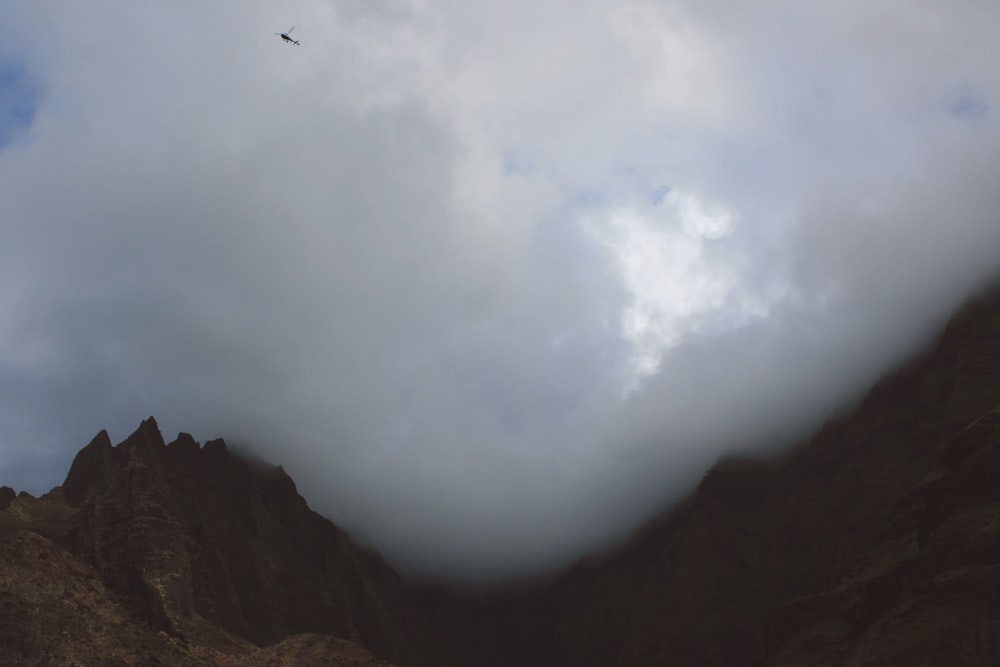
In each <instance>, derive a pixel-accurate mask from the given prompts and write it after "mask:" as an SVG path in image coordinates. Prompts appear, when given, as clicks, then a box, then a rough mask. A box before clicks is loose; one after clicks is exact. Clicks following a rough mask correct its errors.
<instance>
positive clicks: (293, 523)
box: [0, 292, 1000, 667]
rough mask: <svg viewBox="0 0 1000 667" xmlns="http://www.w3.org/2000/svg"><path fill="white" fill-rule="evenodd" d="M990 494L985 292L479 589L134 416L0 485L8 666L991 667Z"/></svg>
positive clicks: (215, 448) (996, 590)
mask: <svg viewBox="0 0 1000 667" xmlns="http://www.w3.org/2000/svg"><path fill="white" fill-rule="evenodd" d="M788 409H789V411H794V410H795V405H793V404H792V405H789V406H788ZM998 472H1000V292H993V293H990V294H988V295H986V296H984V297H982V298H980V299H978V300H976V301H974V302H973V303H971V304H969V305H968V306H967V307H966V308H964V309H963V310H962V311H961V312H959V313H958V314H957V315H956V316H955V317H953V318H952V320H951V321H950V322H949V324H948V326H947V327H946V328H945V330H944V331H943V332H942V334H941V335H940V336H939V337H938V338H937V340H935V341H934V342H933V344H932V345H930V346H929V347H928V348H927V350H926V351H925V352H924V353H923V354H921V355H919V356H918V357H916V358H914V359H913V360H911V361H910V362H909V363H908V364H906V365H904V366H903V367H902V368H900V369H898V370H897V371H896V372H894V373H892V374H890V375H888V376H887V377H885V378H884V379H883V380H881V381H880V382H879V383H877V384H876V385H875V386H874V387H873V388H872V389H871V390H870V391H869V392H868V394H867V395H866V396H865V397H864V398H863V399H862V400H860V401H859V402H858V403H857V404H856V405H855V406H854V407H853V408H851V409H849V410H846V411H844V413H843V414H841V415H839V416H838V417H836V418H835V419H833V420H831V421H830V422H828V423H827V424H826V425H825V426H823V428H821V429H820V430H819V431H818V433H816V435H815V436H813V437H812V438H810V439H809V440H808V441H805V442H802V443H800V444H799V445H798V446H796V447H795V448H793V449H792V450H790V451H787V452H784V453H782V454H781V455H778V456H772V457H770V458H750V457H731V458H726V459H723V460H721V461H719V462H718V464H717V465H715V466H714V467H713V468H712V469H711V470H710V471H709V472H708V473H707V474H706V475H705V477H704V479H703V480H702V482H701V484H700V485H699V486H698V488H697V489H696V491H695V492H694V493H693V494H692V495H691V496H690V497H689V498H687V499H685V500H684V501H683V502H681V503H678V504H677V505H676V506H675V507H673V508H671V509H669V510H668V511H667V512H665V513H664V514H662V515H661V516H659V517H658V518H656V519H655V520H653V521H652V522H650V523H649V524H648V525H647V526H646V527H645V528H644V529H643V530H641V531H640V532H639V534H637V535H636V536H635V537H634V538H633V539H632V540H630V541H629V542H628V543H627V544H623V545H621V546H619V547H618V548H617V549H615V550H614V551H613V552H611V553H607V554H603V555H600V556H594V557H591V558H588V559H585V560H584V561H582V562H581V563H578V564H577V565H575V566H574V567H572V568H570V569H568V570H567V571H565V572H562V573H559V574H556V575H553V576H551V577H549V578H547V579H545V580H542V581H535V582H526V583H522V584H519V585H516V586H515V585H510V586H506V587H499V588H496V589H493V590H489V591H476V592H471V591H456V590H454V589H451V588H448V587H446V586H436V587H429V586H420V587H417V586H414V585H412V584H407V583H406V582H403V581H402V580H401V579H400V578H399V577H398V576H397V575H396V574H395V573H394V572H393V571H392V570H391V569H390V568H389V567H388V566H387V565H386V564H385V563H384V562H383V561H382V560H381V559H380V558H379V557H378V555H377V554H374V553H371V552H369V551H366V550H365V549H362V548H360V547H359V546H358V545H356V544H354V543H353V542H352V541H351V539H350V538H349V536H347V535H346V534H344V533H343V532H342V531H341V530H339V529H338V528H337V527H336V526H334V525H333V524H332V523H330V522H329V521H327V520H326V519H323V518H322V517H320V516H319V515H317V514H315V513H314V512H312V511H311V510H310V509H309V507H308V505H307V504H306V502H305V500H304V499H302V497H301V496H300V495H299V494H298V492H297V491H296V488H295V485H294V483H293V482H292V480H291V479H289V477H288V476H287V475H286V474H285V473H284V471H283V470H282V469H281V468H274V467H271V466H268V465H264V464H261V463H257V462H253V461H249V460H247V459H245V458H241V457H240V456H237V455H235V454H233V453H232V452H230V451H229V450H228V448H227V447H226V445H225V443H224V442H223V441H221V440H215V441H211V442H208V443H206V444H205V445H204V446H200V445H199V444H198V443H196V442H195V441H194V440H193V439H192V438H191V437H190V436H188V435H186V434H181V435H180V436H179V437H178V438H177V439H176V440H175V441H174V442H172V443H170V444H165V443H164V441H163V438H162V437H161V435H160V432H159V429H158V428H157V426H156V423H155V421H153V420H152V419H149V420H146V421H144V422H143V423H142V424H141V426H140V427H139V429H138V430H136V432H135V433H133V434H132V435H131V436H130V437H129V438H128V439H126V440H125V441H124V442H122V443H121V444H119V445H117V446H112V444H111V442H110V440H109V438H108V436H107V434H106V433H104V432H102V433H100V434H98V435H97V437H95V438H94V440H93V441H92V442H91V443H90V444H89V445H87V446H86V447H85V448H84V449H83V450H82V451H81V452H80V453H79V454H78V455H77V457H76V459H75V461H74V462H73V464H72V466H71V468H70V472H69V474H68V475H67V477H66V481H65V482H64V484H63V485H62V486H61V487H57V488H56V489H53V490H52V491H51V492H50V493H48V494H46V495H45V496H43V497H41V498H33V497H31V496H29V495H28V494H24V493H21V494H15V493H14V492H13V491H12V490H11V489H9V488H7V487H2V488H0V664H81V665H92V664H161V665H206V664H208V665H258V664H259V665H283V664H286V665H291V664H310V665H324V664H326V665H386V664H396V665H400V666H408V665H415V666H419V665H445V666H447V665H482V666H484V667H500V666H506V665H515V664H516V665H526V666H529V667H531V666H541V665H547V666H551V665H574V666H582V667H586V666H589V665H593V666H595V667H596V666H598V665H600V666H602V667H603V666H609V665H611V666H614V665H618V666H621V667H624V666H626V665H628V666H632V665H709V666H711V665H715V666H722V665H725V666H727V667H729V666H740V665H746V666H748V667H750V666H752V667H758V666H763V665H769V666H775V667H778V666H782V667H784V666H792V665H858V666H860V665H954V664H962V665H995V664H1000V484H998V483H997V479H998Z"/></svg>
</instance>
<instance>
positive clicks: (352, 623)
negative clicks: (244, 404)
mask: <svg viewBox="0 0 1000 667" xmlns="http://www.w3.org/2000/svg"><path fill="white" fill-rule="evenodd" d="M0 522H2V524H3V525H4V526H5V532H8V533H10V534H13V537H12V538H11V539H14V540H25V539H28V540H31V539H36V537H38V538H40V539H44V540H46V543H49V544H51V545H52V548H55V549H60V550H61V551H60V552H59V553H60V554H62V555H61V558H72V559H75V561H76V562H78V563H79V564H81V566H83V567H85V568H90V569H91V570H92V571H93V573H94V574H95V575H96V577H97V580H98V581H99V582H100V583H101V584H102V586H103V587H104V588H105V589H106V591H107V595H108V596H110V597H113V598H116V599H118V600H120V606H122V608H123V609H124V610H125V611H122V612H121V613H123V614H125V615H126V616H127V617H129V618H130V619H133V620H136V621H140V622H142V623H143V624H144V625H145V626H146V627H148V628H149V629H151V630H154V631H158V632H162V633H164V635H165V636H166V637H169V638H172V639H174V640H176V641H179V642H181V643H183V644H185V645H187V644H191V645H194V646H198V647H204V648H206V649H210V650H214V651H218V652H221V653H222V654H241V653H245V652H247V651H248V650H251V649H253V648H254V647H255V646H264V645H268V644H273V643H275V642H279V641H281V640H282V639H284V638H286V637H288V636H290V635H295V634H301V633H321V634H325V635H332V636H335V637H341V638H344V639H347V640H350V641H352V642H355V643H357V644H360V645H363V646H365V647H368V648H369V649H370V650H372V651H373V652H375V653H376V654H378V655H382V656H385V657H388V658H390V659H392V660H393V661H396V662H399V663H401V664H405V665H438V664H446V663H447V662H448V659H447V658H446V657H445V655H444V652H443V650H442V649H441V646H440V645H439V643H438V642H437V640H436V639H435V635H434V632H433V630H432V628H431V627H430V625H429V624H428V623H427V621H426V619H425V618H424V616H423V614H422V612H421V611H420V610H419V609H418V608H417V607H416V606H415V605H414V604H413V603H412V601H411V600H410V598H409V595H408V593H407V592H406V590H405V588H404V587H403V584H402V582H401V581H400V579H399V577H398V576H397V575H396V574H395V572H393V571H392V570H391V569H390V568H389V567H388V566H387V565H385V564H384V563H383V562H382V560H381V559H380V558H379V557H378V556H376V555H374V554H370V553H366V552H364V551H363V550H361V549H360V548H358V547H357V546H356V545H354V544H353V543H352V542H351V541H350V539H349V538H348V537H347V535H346V534H344V533H343V532H342V531H340V530H339V529H337V528H336V526H334V525H333V524H332V523H330V522H329V521H327V520H326V519H323V518H322V517H320V516H319V515H317V514H315V513H314V512H312V511H311V510H310V509H309V508H308V506H307V505H306V503H305V501H304V500H303V499H302V497H301V496H299V494H298V493H297V491H296V489H295V485H294V483H293V482H292V480H291V479H290V478H289V477H288V476H287V475H286V474H285V473H284V471H283V470H281V469H280V468H270V467H268V466H263V465H257V464H253V463H250V462H247V461H246V460H244V459H241V458H239V457H236V456H233V455H232V454H230V452H229V451H228V449H227V447H226V445H225V443H224V442H223V441H221V440H215V441H212V442H209V443H207V444H206V445H205V447H204V448H201V447H199V445H198V444H197V443H196V442H195V441H194V440H193V439H192V438H191V437H190V436H188V435H186V434H181V436H180V437H179V438H178V439H177V440H176V441H175V442H173V443H171V444H169V445H167V444H165V443H164V442H163V439H162V437H161V436H160V432H159V430H158V428H157V426H156V423H155V421H154V420H153V419H152V418H151V419H149V420H146V421H144V422H143V423H142V425H141V426H140V427H139V429H138V430H136V432H135V433H133V434H132V435H131V436H130V437H129V438H128V439H127V440H125V441H124V442H123V443H121V444H120V445H118V446H117V447H113V446H112V445H111V442H110V440H109V438H108V436H107V433H105V432H101V433H100V434H98V436H97V437H95V438H94V440H93V441H92V442H91V443H90V444H89V445H87V447H85V448H84V449H83V450H81V451H80V453H79V454H78V455H77V457H76V460H75V461H74V462H73V466H72V468H71V469H70V472H69V474H68V476H67V478H66V481H65V483H64V484H63V486H62V487H61V488H57V489H56V490H54V491H53V492H52V493H50V494H47V495H46V496H45V497H44V498H42V499H38V500H35V499H31V498H30V497H27V496H21V497H18V498H16V499H14V500H13V501H11V502H10V503H9V506H8V507H7V509H6V510H4V511H3V512H2V513H0ZM29 533H30V534H33V535H34V536H26V535H28V534H29ZM102 595H103V593H102ZM116 613H117V612H116Z"/></svg>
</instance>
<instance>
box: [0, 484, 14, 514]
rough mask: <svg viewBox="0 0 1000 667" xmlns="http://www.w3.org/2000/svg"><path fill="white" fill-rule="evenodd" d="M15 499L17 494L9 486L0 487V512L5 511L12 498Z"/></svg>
mask: <svg viewBox="0 0 1000 667" xmlns="http://www.w3.org/2000/svg"><path fill="white" fill-rule="evenodd" d="M16 497H17V492H16V491H14V489H12V488H10V487H9V486H0V510H2V509H6V508H7V507H8V506H9V505H10V504H11V502H13V500H14V498H16Z"/></svg>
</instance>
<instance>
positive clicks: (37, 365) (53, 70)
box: [0, 0, 1000, 579]
mask: <svg viewBox="0 0 1000 667" xmlns="http://www.w3.org/2000/svg"><path fill="white" fill-rule="evenodd" d="M752 4H753V6H746V7H744V6H739V7H734V6H733V5H732V3H718V2H698V3H694V2H689V1H686V0H676V1H670V0H623V1H622V2H618V3H611V4H610V5H609V4H608V3H602V2H596V1H591V0H584V1H583V2H572V3H571V2H568V1H567V0H546V1H545V2H522V1H520V0H515V1H513V2H503V3H500V2H478V3H460V2H453V1H452V0H441V1H440V2H435V3H430V2H421V1H419V0H386V1H385V2H376V3H361V2H355V1H354V0H342V1H333V2H324V1H320V0H292V1H290V2H285V3H280V5H279V4H275V3H268V2H262V1H258V0H248V1H247V2H243V3H240V4H239V5H238V6H237V5H233V4H228V3H209V4H207V5H206V4H205V3H195V2H190V1H187V0H180V1H177V2H171V3H157V2H147V3H128V4H126V5H123V4H122V3H116V2H110V1H104V0H97V1H95V2H90V3H86V5H85V6H83V5H79V6H77V5H70V6H67V5H66V4H65V3H56V2H51V1H48V0H38V1H36V2H32V3H28V4H25V3H19V2H6V1H3V0H0V8H2V11H3V15H4V17H5V20H4V22H3V23H2V24H0V205H2V209H0V210H2V215H0V313H3V317H2V318H0V397H2V400H0V483H4V484H7V485H11V486H15V487H16V488H18V489H26V490H29V491H31V492H34V493H40V492H44V491H46V490H48V489H49V488H51V487H52V486H55V485H57V484H59V483H61V481H62V479H63V477H64V475H65V473H66V470H67V469H68V465H69V462H70V461H71V457H72V455H73V454H74V453H75V452H76V451H77V450H78V449H79V448H80V447H81V446H83V445H84V444H86V442H87V441H89V439H90V438H91V437H92V436H93V435H94V434H95V433H96V432H97V431H99V430H100V429H102V428H107V429H108V430H109V432H110V433H111V436H112V439H113V440H115V441H116V442H117V441H120V440H122V439H124V438H125V437H126V436H127V435H128V434H129V433H130V432H131V431H132V430H133V429H134V428H135V427H136V426H137V425H138V423H139V421H140V420H141V419H143V418H145V417H147V416H149V415H155V416H156V418H157V420H158V422H159V424H160V426H161V429H162V430H163V432H164V436H165V437H166V438H167V439H168V440H170V439H172V438H173V437H174V436H175V435H176V433H177V432H179V431H186V432H190V433H192V434H193V435H194V436H195V438H197V439H198V440H200V441H205V440H208V439H211V438H215V437H224V438H226V439H227V440H229V441H230V442H233V443H237V444H238V445H239V446H240V447H244V448H247V449H249V450H251V451H252V452H253V453H254V454H255V455H257V456H260V457H261V458H263V459H265V460H267V461H270V462H272V463H274V464H281V465H283V466H284V467H285V468H286V470H288V472H289V474H291V476H292V477H293V478H294V479H295V480H296V482H297V484H298V487H299V490H300V492H301V493H302V494H303V495H304V496H305V497H306V499H307V500H308V501H309V503H310V505H311V506H312V507H313V508H314V509H316V510H317V511H319V512H321V513H323V514H324V515H325V516H328V517H329V518H330V519H332V520H333V521H335V522H336V523H338V524H339V525H341V526H342V527H344V528H345V529H347V530H348V531H350V532H351V533H352V534H353V535H355V536H356V537H357V538H358V539H361V540H363V541H365V542H367V543H369V544H371V545H373V546H374V547H376V548H377V549H379V550H380V551H381V552H382V553H383V554H384V555H385V556H386V557H387V558H388V559H389V561H390V562H391V563H392V564H393V565H394V566H396V567H398V568H400V569H402V570H404V571H407V572H415V573H419V574H428V575H435V576H446V577H455V578H466V579H468V578H472V579H490V578H499V577H508V576H514V575H519V574H527V573H533V572H538V571H543V570H545V569H548V568H552V567H556V566H559V565H562V564H565V563H567V562H569V561H572V560H574V559H576V558H578V557H580V556H581V555H583V554H584V553H586V552H588V551H591V550H594V549H600V548H603V547H605V546H607V545H609V544H610V543H611V542H612V541H614V540H617V539H620V538H622V537H624V536H625V535H627V534H628V533H629V532H630V531H631V530H633V529H634V528H635V527H636V526H637V525H638V524H639V523H640V522H641V521H643V520H644V519H645V518H646V517H648V516H649V515H650V514H651V513H653V512H655V511H657V510H658V509H660V508H662V507H663V506H664V504H665V503H668V502H670V501H671V500H674V499H677V498H679V497H680V496H681V495H682V494H683V493H685V492H687V491H688V490H689V489H690V488H692V487H693V486H694V485H695V484H696V483H697V481H698V480H699V479H700V477H701V475H702V474H703V473H704V472H705V470H706V469H707V468H708V467H709V466H710V465H711V464H712V463H713V462H714V461H715V460H716V459H717V458H718V457H719V456H720V455H722V454H723V453H725V452H733V451H746V450H747V449H748V448H749V449H751V450H753V451H758V450H760V449H762V448H763V449H766V448H769V447H774V446H778V445H781V444H783V443H789V442H791V441H792V440H793V439H795V438H797V437H802V436H804V435H806V434H808V433H809V432H810V430H811V429H814V428H816V427H817V426H818V425H819V423H820V422H821V421H822V420H823V419H824V418H825V417H827V416H828V415H829V414H831V412H832V411H834V410H836V409H837V408H838V407H840V406H843V405H844V404H845V403H847V402H849V401H851V400H853V399H854V398H856V397H857V396H858V395H859V392H862V391H863V390H864V389H865V387H866V386H868V385H869V384H870V383H871V382H872V381H874V380H875V379H876V378H877V377H878V376H879V375H880V374H882V373H884V372H886V371H887V370H888V369H890V368H892V367H893V366H894V365H895V364H897V363H899V362H901V361H902V360H903V359H905V357H906V356H907V355H909V354H911V353H913V352H914V351H915V350H916V349H917V348H918V347H919V346H920V345H922V344H924V343H926V342H927V340H929V337H930V336H932V335H933V334H934V332H935V331H936V330H937V329H938V328H939V327H940V326H941V325H942V324H943V322H944V320H945V319H946V318H947V316H948V315H949V314H950V313H951V311H952V310H953V309H955V308H956V307H958V306H959V305H960V304H961V303H962V301H963V300H964V299H966V298H968V297H969V296H970V295H971V294H972V293H973V292H975V291H976V290H978V289H981V288H982V287H983V286H984V285H986V284H988V283H989V282H990V281H991V280H993V279H994V278H995V277H996V274H997V270H998V269H1000V220H998V219H997V217H998V216H997V211H998V210H1000V189H998V188H996V187H995V182H994V181H995V178H996V176H995V175H996V174H997V173H998V172H1000V132H998V126H997V118H996V111H995V108H994V107H995V104H996V100H997V96H998V93H1000V67H998V65H1000V62H998V57H997V53H996V48H995V45H994V41H995V34H996V29H997V28H998V27H1000V6H998V5H997V4H996V3H995V2H989V1H985V0H984V1H981V2H980V1H976V0H967V1H961V2H957V3H951V4H950V5H948V6H947V7H944V6H943V5H940V3H935V2H931V1H930V0H917V1H916V2H913V1H910V2H903V1H902V0H896V1H893V0H890V1H887V2H882V3H877V4H873V3H864V2H853V1H847V2H844V1H841V2H838V3H836V5H834V4H833V3H825V4H824V3H813V4H811V5H809V6H808V7H807V6H803V5H801V3H791V2H785V1H784V0H763V1H762V2H757V3H752ZM292 25H294V26H295V31H294V33H293V36H294V37H296V38H297V39H298V40H300V42H301V46H294V45H288V44H285V43H283V42H282V40H281V39H280V38H279V37H277V36H275V34H274V33H276V32H282V31H286V30H288V29H289V27H290V26H292Z"/></svg>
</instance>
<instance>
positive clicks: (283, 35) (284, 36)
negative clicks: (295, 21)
mask: <svg viewBox="0 0 1000 667" xmlns="http://www.w3.org/2000/svg"><path fill="white" fill-rule="evenodd" d="M293 30H295V26H292V27H291V28H289V29H288V32H276V33H274V34H275V35H280V36H281V39H283V40H285V43H286V44H294V45H295V46H298V45H299V40H297V39H292V38H291V37H289V35H290V34H291V33H292V31H293Z"/></svg>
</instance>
